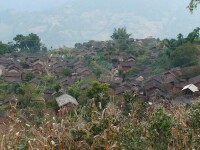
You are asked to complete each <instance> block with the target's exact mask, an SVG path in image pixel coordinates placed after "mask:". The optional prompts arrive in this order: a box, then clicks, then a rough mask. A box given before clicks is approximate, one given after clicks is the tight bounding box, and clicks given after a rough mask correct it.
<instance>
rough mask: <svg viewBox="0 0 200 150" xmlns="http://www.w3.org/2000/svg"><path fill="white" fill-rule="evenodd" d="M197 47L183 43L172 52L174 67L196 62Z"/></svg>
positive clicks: (197, 55)
mask: <svg viewBox="0 0 200 150" xmlns="http://www.w3.org/2000/svg"><path fill="white" fill-rule="evenodd" d="M198 57H199V49H198V48H197V47H196V46H195V45H191V44H184V45H182V46H180V47H178V48H176V49H175V50H174V51H173V52H172V56H171V58H172V65H173V66H174V67H187V66H191V65H195V64H197V63H198Z"/></svg>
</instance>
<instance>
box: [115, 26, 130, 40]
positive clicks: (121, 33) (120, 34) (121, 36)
mask: <svg viewBox="0 0 200 150" xmlns="http://www.w3.org/2000/svg"><path fill="white" fill-rule="evenodd" d="M130 36H131V34H128V33H127V31H126V28H118V29H116V28H114V32H113V34H112V35H111V38H112V39H113V40H126V39H129V37H130Z"/></svg>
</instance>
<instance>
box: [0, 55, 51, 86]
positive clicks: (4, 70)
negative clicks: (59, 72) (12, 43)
mask: <svg viewBox="0 0 200 150" xmlns="http://www.w3.org/2000/svg"><path fill="white" fill-rule="evenodd" d="M48 62H49V58H48V57H47V56H45V55H41V54H27V53H21V54H19V53H11V54H5V55H2V56H0V76H2V77H4V78H5V80H6V81H8V82H14V81H16V82H23V81H26V75H27V74H28V73H32V74H34V75H41V74H43V73H44V72H45V68H46V66H47V64H48Z"/></svg>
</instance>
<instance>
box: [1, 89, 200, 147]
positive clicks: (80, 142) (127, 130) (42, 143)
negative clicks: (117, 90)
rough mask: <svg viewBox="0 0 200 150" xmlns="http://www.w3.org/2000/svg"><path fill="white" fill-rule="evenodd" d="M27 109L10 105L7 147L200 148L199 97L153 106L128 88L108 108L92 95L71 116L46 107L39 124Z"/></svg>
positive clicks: (3, 144)
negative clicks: (183, 102) (28, 113)
mask: <svg viewBox="0 0 200 150" xmlns="http://www.w3.org/2000/svg"><path fill="white" fill-rule="evenodd" d="M31 113H32V114H31ZM23 114H24V111H23V109H21V110H20V111H18V110H17V109H16V108H15V106H12V107H11V111H10V123H9V124H10V125H9V131H8V132H7V133H6V134H4V135H1V149H2V150H4V149H5V150H6V149H19V150H23V149H30V150H32V149H40V150H47V149H48V150H50V149H52V150H53V149H69V150H70V149H107V150H108V149H127V150H128V149H141V150H143V149H158V150H166V149H180V150H182V149H199V148H200V146H199V145H200V136H199V134H200V130H199V129H200V101H197V102H195V103H194V104H191V105H171V104H166V103H165V104H159V105H150V104H148V103H146V102H143V101H140V100H137V99H136V98H135V95H132V94H131V93H125V94H124V98H123V102H122V103H120V104H119V103H118V102H117V101H116V100H115V99H114V98H113V100H111V102H110V103H108V105H107V106H106V108H104V109H101V108H99V107H98V106H96V105H95V103H93V101H92V100H89V101H88V103H87V104H86V105H85V106H80V107H79V108H78V109H77V110H76V111H72V112H69V113H68V114H67V115H66V116H62V117H57V116H55V115H54V114H50V113H47V111H46V112H45V113H44V114H43V117H41V118H42V119H41V121H40V123H39V124H38V122H37V124H36V123H35V122H34V119H33V120H31V121H29V120H28V119H26V117H25V115H23ZM32 115H34V112H31V110H30V116H32Z"/></svg>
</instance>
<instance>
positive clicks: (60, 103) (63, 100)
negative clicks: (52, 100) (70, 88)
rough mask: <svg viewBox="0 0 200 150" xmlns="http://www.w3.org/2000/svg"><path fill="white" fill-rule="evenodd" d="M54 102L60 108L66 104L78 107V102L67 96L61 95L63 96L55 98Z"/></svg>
mask: <svg viewBox="0 0 200 150" xmlns="http://www.w3.org/2000/svg"><path fill="white" fill-rule="evenodd" d="M56 102H57V104H58V106H59V107H62V106H64V105H66V104H68V103H73V104H75V105H78V102H77V101H76V99H75V98H74V97H72V96H70V95H68V94H63V95H61V96H59V97H57V98H56Z"/></svg>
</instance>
